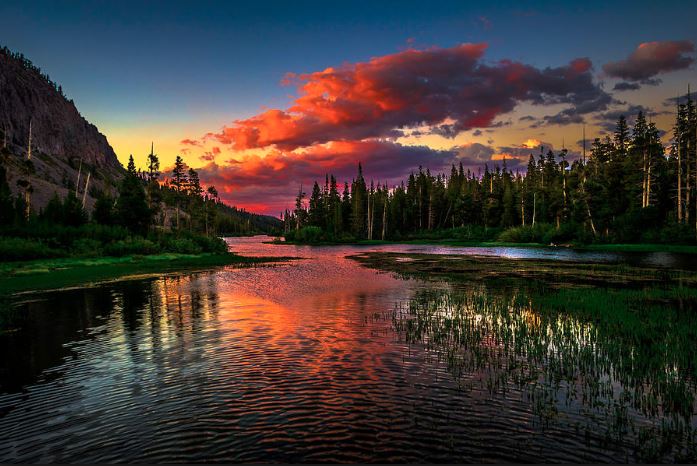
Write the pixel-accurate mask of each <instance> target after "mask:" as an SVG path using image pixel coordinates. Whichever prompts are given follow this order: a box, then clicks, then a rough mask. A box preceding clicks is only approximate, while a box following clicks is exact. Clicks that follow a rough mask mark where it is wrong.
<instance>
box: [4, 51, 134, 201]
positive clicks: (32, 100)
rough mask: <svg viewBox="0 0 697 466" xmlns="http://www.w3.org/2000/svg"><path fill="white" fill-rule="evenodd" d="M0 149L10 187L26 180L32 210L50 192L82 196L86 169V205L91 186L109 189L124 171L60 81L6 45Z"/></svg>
mask: <svg viewBox="0 0 697 466" xmlns="http://www.w3.org/2000/svg"><path fill="white" fill-rule="evenodd" d="M30 134H31V157H30V158H28V157H27V153H28V151H29V147H30V144H29V141H30ZM0 151H2V159H0V161H2V163H3V164H5V165H6V166H7V168H8V182H9V183H10V187H11V189H12V190H13V191H15V192H16V193H18V194H19V193H22V194H23V193H24V192H25V190H26V188H25V186H26V185H27V183H29V185H31V191H32V194H31V197H32V199H31V203H32V208H33V209H34V210H35V211H38V209H40V208H42V207H43V206H44V205H45V204H46V203H47V202H48V200H49V199H50V198H51V197H52V196H53V194H54V193H58V194H59V195H60V196H64V195H65V194H67V192H68V190H76V189H77V194H78V196H79V197H82V196H83V194H84V191H85V183H86V181H87V176H88V174H89V176H90V182H89V187H88V188H87V196H86V206H87V207H88V208H89V207H90V206H91V205H92V203H93V202H94V200H93V197H94V196H95V195H96V194H97V192H98V191H100V190H102V191H109V192H111V191H113V190H114V187H115V185H116V183H117V182H118V180H119V179H120V178H121V177H122V174H123V172H124V169H123V167H122V165H121V163H120V162H119V161H118V159H117V158H116V154H115V153H114V150H113V149H112V148H111V146H110V145H109V143H108V142H107V139H106V137H105V136H104V135H103V134H101V133H100V132H99V130H98V129H97V127H95V126H94V125H93V124H91V123H89V122H88V121H87V120H85V119H84V118H83V117H82V115H80V113H79V112H78V110H77V108H75V105H74V104H73V102H72V101H70V100H68V99H66V98H65V96H64V95H63V94H62V91H61V88H60V86H57V85H56V84H54V83H53V82H51V81H50V80H49V79H48V76H45V75H42V74H41V71H40V70H39V69H38V68H37V67H35V66H34V65H33V64H31V62H29V61H28V60H27V59H25V58H24V57H23V56H21V55H18V54H13V53H11V52H10V51H9V50H7V49H6V48H0ZM78 173H79V176H78ZM78 178H79V185H78Z"/></svg>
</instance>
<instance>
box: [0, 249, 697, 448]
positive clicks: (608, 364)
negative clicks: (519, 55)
mask: <svg viewBox="0 0 697 466" xmlns="http://www.w3.org/2000/svg"><path fill="white" fill-rule="evenodd" d="M231 245H232V247H233V249H235V250H237V251H238V252H241V253H246V254H250V253H254V254H258V255H278V254H279V249H278V246H272V245H264V244H262V243H261V242H260V239H259V238H251V239H250V238H247V239H239V240H232V241H231ZM283 248H284V249H282V250H281V252H280V254H285V255H295V256H300V257H305V258H306V259H304V260H300V261H295V262H292V263H287V264H279V265H274V266H257V267H249V268H242V269H236V268H219V269H216V270H213V271H210V272H205V273H196V274H182V275H179V276H167V277H161V278H156V279H148V280H132V281H126V282H120V283H113V284H107V285H104V286H100V287H95V288H88V289H80V290H66V291H60V292H50V293H40V294H36V295H33V296H31V297H23V298H21V299H18V300H17V301H16V302H14V303H13V304H12V314H11V316H12V318H11V319H10V323H9V324H7V325H5V331H4V332H2V333H0V350H2V352H1V353H0V384H1V385H0V432H3V436H2V437H1V438H0V462H42V461H43V462H46V461H54V462H60V461H64V462H69V461H85V462H89V461H95V462H108V461H117V460H118V461H146V462H147V461H149V462H154V461H170V462H172V461H204V460H209V461H216V460H219V461H222V460H227V461H358V462H361V461H429V460H430V461H464V460H475V461H503V460H508V461H513V460H517V461H537V460H541V459H547V460H556V461H580V460H585V461H589V460H593V461H624V460H627V459H634V458H636V457H635V456H634V455H635V453H636V452H635V450H636V445H637V442H638V441H639V440H640V436H641V435H643V434H641V432H640V430H641V429H643V431H644V432H650V433H652V434H656V433H658V434H661V433H662V432H669V431H668V430H664V431H661V430H660V429H658V427H659V426H660V424H661V420H662V419H666V420H668V421H670V420H671V419H676V420H678V421H679V422H682V424H681V425H683V426H685V427H686V428H687V426H691V425H692V422H693V421H692V415H691V412H690V409H688V410H687V411H685V410H682V411H681V410H680V409H677V408H678V407H683V408H684V406H687V404H686V401H685V399H680V398H679V396H678V395H680V396H685V397H693V396H694V392H695V389H694V384H693V379H691V377H692V371H693V370H694V364H693V363H692V359H690V357H687V356H685V354H688V353H690V352H689V351H688V352H687V353H686V351H687V349H691V348H693V347H694V343H693V341H694V340H691V341H690V340H689V338H693V336H691V334H690V333H689V332H683V331H675V332H673V333H672V334H670V335H672V337H671V338H664V339H658V340H656V341H655V342H643V341H636V340H635V339H634V338H637V336H636V335H628V334H622V333H621V332H618V331H617V328H614V327H602V326H598V325H595V324H589V323H583V322H582V321H580V320H574V319H573V318H571V317H569V316H568V315H566V314H564V313H558V314H556V316H552V315H550V314H544V313H541V312H540V310H539V309H536V308H535V307H534V306H531V305H530V303H529V302H528V301H526V299H525V294H524V293H523V291H524V290H523V289H522V288H521V289H513V288H511V287H508V288H506V289H495V288H483V287H479V288H476V287H475V288H472V287H465V288H459V287H455V286H453V285H452V284H447V283H423V282H421V281H418V280H401V279H397V278H395V277H393V276H392V275H390V274H385V273H378V272H376V271H373V270H370V269H367V268H364V267H361V266H359V265H358V264H357V263H355V262H353V261H351V260H347V259H345V256H346V255H348V254H354V253H356V252H357V251H365V250H367V249H375V247H367V248H366V247H341V248H315V249H309V248H306V247H295V246H284V247H283ZM285 248H287V249H285ZM381 248H386V249H389V250H407V249H418V250H421V251H424V250H426V252H431V251H429V250H428V248H425V247H414V246H398V245H395V246H389V247H381ZM452 250H453V248H433V251H432V252H442V253H449V254H450V253H452ZM458 250H460V249H458ZM500 253H501V252H500ZM671 306H672V305H671ZM671 306H667V307H666V309H672V307H671ZM681 315H682V314H666V315H665V319H664V320H665V321H666V322H668V323H670V325H672V326H673V328H675V329H680V328H695V326H694V322H692V321H691V320H689V319H686V318H683V317H681ZM664 334H665V332H664V333H661V335H664ZM678 347H683V348H684V349H683V351H675V349H676V348H678ZM651 354H655V356H654V357H652V358H649V357H648V356H649V355H651ZM671 355H674V356H671ZM656 374H663V375H662V376H661V377H658V376H657V375H656ZM638 387H643V388H638ZM669 393H672V394H673V397H672V398H670V399H673V400H680V402H679V403H678V402H676V403H674V408H675V409H674V410H673V411H671V412H667V416H666V417H662V416H663V413H662V412H656V411H655V410H654V409H653V406H658V405H652V404H651V403H652V400H654V399H655V398H656V397H659V398H656V399H660V400H663V399H668V398H666V394H669ZM690 400H691V399H690ZM690 403H693V402H692V401H690ZM660 406H661V409H664V406H668V407H670V405H669V404H664V403H662V404H661V405H660ZM690 406H692V405H690ZM618 407H619V408H621V409H620V410H619V411H617V409H618ZM616 413H620V414H621V413H625V414H624V415H623V416H616ZM615 421H618V422H619V421H621V423H620V424H616V423H615ZM678 421H676V422H678ZM640 428H641V429H640ZM603 429H604V430H603ZM647 429H649V430H647ZM651 429H654V430H651ZM657 429H658V430H657ZM607 432H609V433H610V434H611V435H606V433H607ZM670 432H675V429H674V430H672V431H670ZM618 433H621V435H616V434H618Z"/></svg>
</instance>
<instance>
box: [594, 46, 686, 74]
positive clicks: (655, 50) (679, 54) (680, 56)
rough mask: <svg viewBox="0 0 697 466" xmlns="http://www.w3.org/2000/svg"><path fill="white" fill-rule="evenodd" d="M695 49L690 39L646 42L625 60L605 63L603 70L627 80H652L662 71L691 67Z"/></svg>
mask: <svg viewBox="0 0 697 466" xmlns="http://www.w3.org/2000/svg"><path fill="white" fill-rule="evenodd" d="M694 50H695V47H694V44H693V43H692V42H691V41H688V40H675V41H671V40H669V41H657V42H644V43H642V44H639V46H638V47H637V48H636V50H634V51H633V52H632V53H631V55H629V57H627V58H626V59H625V60H620V61H616V62H610V63H606V64H605V65H603V71H604V72H605V74H607V75H608V76H611V77H613V78H620V79H624V80H625V81H645V80H650V79H651V78H653V77H655V76H656V75H658V74H661V73H667V72H669V71H677V70H682V69H685V68H689V67H690V65H692V63H693V62H694V58H693V57H692V56H690V55H692V53H693V52H694ZM650 82H651V81H648V82H645V84H647V83H650Z"/></svg>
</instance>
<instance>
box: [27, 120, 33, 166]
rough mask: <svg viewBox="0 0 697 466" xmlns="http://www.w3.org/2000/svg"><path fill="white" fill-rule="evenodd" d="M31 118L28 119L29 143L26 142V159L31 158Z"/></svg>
mask: <svg viewBox="0 0 697 466" xmlns="http://www.w3.org/2000/svg"><path fill="white" fill-rule="evenodd" d="M32 120H33V119H32V118H30V119H29V143H28V144H27V160H31V123H32Z"/></svg>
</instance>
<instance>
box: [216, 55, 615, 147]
mask: <svg viewBox="0 0 697 466" xmlns="http://www.w3.org/2000/svg"><path fill="white" fill-rule="evenodd" d="M485 50H486V44H463V45H460V46H457V47H453V48H448V49H439V48H432V49H428V50H414V49H409V50H405V51H403V52H399V53H396V54H392V55H387V56H383V57H378V58H373V59H372V60H370V61H368V62H363V63H356V64H346V65H343V66H341V67H338V68H327V69H325V70H323V71H319V72H315V73H309V74H303V75H289V76H288V78H287V82H289V83H291V82H292V83H296V84H297V85H298V90H299V97H298V98H297V99H295V101H294V103H293V105H292V106H291V107H290V108H288V109H287V110H277V109H272V110H268V111H265V112H263V113H261V114H259V115H256V116H253V117H251V118H248V119H244V120H237V121H235V122H234V123H233V124H232V125H230V126H227V127H225V128H223V130H222V131H220V132H217V133H212V134H210V135H209V136H208V137H209V138H213V139H214V140H217V141H218V142H219V143H222V144H227V145H231V146H233V147H234V148H235V149H249V148H260V147H268V146H276V147H277V148H279V149H283V150H293V149H295V148H299V147H307V146H311V145H313V144H318V143H320V144H321V143H325V142H329V141H338V140H364V139H367V138H378V137H381V138H385V137H396V135H398V134H399V131H397V130H399V129H404V128H410V127H417V126H421V125H430V126H435V127H437V128H438V129H437V130H438V131H441V132H442V133H443V134H444V135H447V136H451V135H453V134H457V133H458V132H460V131H464V130H467V129H472V128H486V127H491V126H498V125H505V124H508V123H507V122H497V123H495V122H494V120H496V119H497V117H499V116H501V115H504V114H506V113H508V112H510V111H511V110H513V109H514V108H515V107H516V106H517V105H518V103H520V102H531V103H533V104H537V105H552V104H566V105H570V106H571V107H573V108H575V109H576V110H575V112H577V113H578V114H584V113H588V112H591V111H597V110H604V109H605V108H606V107H607V105H608V104H609V102H611V101H612V98H611V97H610V95H609V94H607V93H606V92H605V91H603V90H602V89H601V88H600V86H598V85H597V84H596V83H595V82H594V81H593V75H592V73H591V69H592V64H591V62H590V60H588V59H587V58H579V59H575V60H572V61H571V62H570V63H569V64H568V65H564V66H560V67H554V68H552V67H548V68H544V69H539V68H536V67H533V66H531V65H526V64H523V63H519V62H514V61H511V60H501V61H499V62H496V63H493V64H488V63H484V62H483V60H482V58H483V55H484V52H485ZM448 120H452V121H454V122H455V123H453V124H448V125H443V122H444V121H448Z"/></svg>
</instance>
